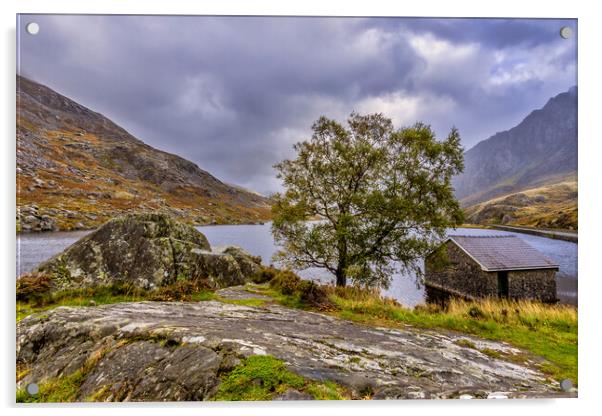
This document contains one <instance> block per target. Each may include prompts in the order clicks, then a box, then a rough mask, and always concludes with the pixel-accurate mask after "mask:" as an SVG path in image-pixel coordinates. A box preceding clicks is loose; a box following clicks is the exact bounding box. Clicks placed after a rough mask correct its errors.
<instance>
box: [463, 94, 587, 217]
mask: <svg viewBox="0 0 602 416" xmlns="http://www.w3.org/2000/svg"><path fill="white" fill-rule="evenodd" d="M464 163H465V169H464V172H463V173H462V174H461V175H458V176H457V177H455V178H454V180H453V185H454V188H455V192H456V197H457V198H458V199H459V200H460V203H461V205H462V207H463V208H464V211H465V213H466V218H467V222H470V223H475V224H483V223H502V224H511V225H526V226H533V227H541V228H564V229H577V87H573V88H571V89H569V90H568V91H567V92H563V93H561V94H558V95H557V96H555V97H553V98H551V99H550V100H549V101H548V102H547V103H546V105H545V106H544V107H543V108H541V109H539V110H535V111H533V112H531V113H530V114H529V115H528V116H527V117H526V118H525V119H524V120H523V121H521V122H520V124H518V125H517V126H516V127H513V128H511V129H510V130H507V131H503V132H500V133H496V134H495V135H493V136H491V137H490V138H488V139H487V140H483V141H482V142H479V143H478V144H477V145H476V146H474V147H473V148H472V149H470V150H468V151H467V152H466V153H465V154H464Z"/></svg>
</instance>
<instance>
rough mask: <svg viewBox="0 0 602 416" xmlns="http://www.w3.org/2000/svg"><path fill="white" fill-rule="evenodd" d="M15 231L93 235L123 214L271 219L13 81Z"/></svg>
mask: <svg viewBox="0 0 602 416" xmlns="http://www.w3.org/2000/svg"><path fill="white" fill-rule="evenodd" d="M17 207H18V214H17V229H18V230H22V231H30V230H71V229H86V228H94V227H96V226H98V225H99V224H102V223H104V222H105V221H106V220H108V219H109V218H111V217H114V216H116V215H118V214H120V213H123V212H131V211H148V210H159V211H166V212H169V213H170V214H172V215H175V216H176V217H179V218H181V219H183V220H185V221H187V222H189V223H194V224H210V223H218V224H222V223H248V222H259V221H263V220H266V219H268V218H269V211H270V210H269V200H268V199H267V198H265V197H263V196H261V195H258V194H256V193H253V192H250V191H246V190H244V189H242V188H240V187H237V186H231V185H228V184H225V183H223V182H221V181H220V180H218V179H217V178H215V177H214V176H212V175H211V174H210V173H208V172H206V171H204V170H202V169H200V168H199V167H198V166H197V165H196V164H194V163H193V162H190V161H188V160H186V159H183V158H181V157H179V156H176V155H173V154H170V153H166V152H163V151H160V150H157V149H155V148H153V147H151V146H149V145H147V144H145V143H143V142H142V141H140V140H138V139H137V138H135V137H133V136H132V135H131V134H129V133H128V132H127V131H125V130H124V129H123V128H121V127H119V126H118V125H116V124H115V123H113V122H112V121H111V120H109V119H107V118H106V117H104V116H103V115H101V114H99V113H96V112H94V111H92V110H90V109H88V108H86V107H84V106H82V105H80V104H78V103H76V102H74V101H72V100H70V99H69V98H67V97H64V96H62V95H60V94H58V93H57V92H55V91H53V90H51V89H50V88H48V87H45V86H43V85H40V84H38V83H36V82H33V81H31V80H29V79H27V78H24V77H20V76H18V77H17Z"/></svg>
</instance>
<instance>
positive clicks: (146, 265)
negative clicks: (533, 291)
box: [36, 213, 259, 290]
mask: <svg viewBox="0 0 602 416" xmlns="http://www.w3.org/2000/svg"><path fill="white" fill-rule="evenodd" d="M257 268H259V264H257V261H256V258H255V257H253V256H251V255H249V254H248V253H246V252H245V251H244V250H242V249H240V248H237V247H228V248H226V249H224V250H221V251H219V252H212V251H211V246H210V245H209V241H208V240H207V238H206V237H205V236H204V235H203V233H201V232H200V231H198V230H197V229H195V228H194V227H193V226H191V225H187V224H184V223H180V222H177V221H175V220H174V219H172V218H171V217H169V216H168V215H166V214H162V213H136V214H127V215H123V216H120V217H117V218H114V219H112V220H110V221H108V222H107V223H105V224H104V225H103V226H101V227H100V228H98V229H97V230H96V231H94V232H93V233H91V234H89V235H87V236H85V237H84V238H82V239H81V240H79V241H77V242H76V243H74V244H73V245H72V246H70V247H69V248H67V249H66V250H65V251H63V252H62V253H60V254H58V255H57V256H55V257H54V258H52V259H50V260H48V261H46V262H45V263H43V264H41V265H40V266H39V267H38V268H37V270H36V272H39V273H45V274H48V275H50V276H51V277H52V279H53V287H52V288H53V290H64V289H74V288H82V287H95V286H103V285H109V284H113V283H131V284H133V285H134V286H136V287H140V288H143V289H155V288H158V287H161V286H165V285H169V284H172V283H174V282H176V281H177V280H181V279H185V280H206V281H207V282H208V283H210V284H211V285H212V286H214V287H226V286H232V285H239V284H243V283H245V282H246V281H248V279H249V278H250V277H251V275H252V274H254V273H255V272H256V271H257Z"/></svg>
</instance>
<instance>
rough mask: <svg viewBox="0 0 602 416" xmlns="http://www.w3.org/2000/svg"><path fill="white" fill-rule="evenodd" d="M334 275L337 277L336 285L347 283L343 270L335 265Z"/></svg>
mask: <svg viewBox="0 0 602 416" xmlns="http://www.w3.org/2000/svg"><path fill="white" fill-rule="evenodd" d="M336 277H337V286H342V287H344V286H346V285H347V276H345V271H344V270H340V269H339V268H338V267H337V272H336Z"/></svg>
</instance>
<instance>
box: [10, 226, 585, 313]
mask: <svg viewBox="0 0 602 416" xmlns="http://www.w3.org/2000/svg"><path fill="white" fill-rule="evenodd" d="M197 228H198V229H199V230H200V231H201V232H203V233H204V234H205V235H206V236H207V239H208V240H209V242H210V243H211V246H212V247H219V246H226V245H236V246H239V247H242V248H244V249H245V250H247V251H248V252H249V253H251V254H253V255H259V256H261V257H262V259H263V262H264V264H269V263H270V259H271V257H272V255H273V254H274V253H275V252H276V250H277V247H276V245H275V244H274V240H273V239H272V234H271V232H270V224H263V225H213V226H202V227H197ZM89 232H90V231H71V232H52V233H51V232H48V233H31V234H21V235H17V275H20V274H22V273H25V272H28V271H30V270H32V269H33V268H35V267H36V266H37V265H38V264H39V263H41V262H42V261H44V260H47V259H49V258H50V257H52V256H54V255H55V254H57V253H60V252H61V251H62V250H64V249H65V248H66V247H68V246H69V245H71V244H73V243H74V242H75V241H77V240H78V239H80V238H81V237H83V236H85V235H86V234H88V233H89ZM449 234H455V235H516V236H518V237H520V238H522V239H523V240H525V241H526V242H527V243H529V244H530V245H531V246H533V247H535V248H536V249H538V250H539V251H541V252H542V253H544V254H546V255H547V256H548V257H550V258H551V259H553V260H555V261H556V262H557V263H558V264H559V265H560V270H559V272H558V274H557V283H558V284H557V287H558V297H559V299H560V300H561V301H562V302H564V303H571V304H577V244H576V243H571V242H567V241H561V240H553V239H550V238H545V237H537V236H533V235H528V234H520V233H513V232H508V231H498V230H482V229H469V228H458V229H453V230H452V229H450V230H449ZM299 274H300V275H301V276H303V277H304V278H309V279H314V280H320V281H321V282H324V283H326V282H332V281H333V277H332V276H331V275H330V274H329V273H328V272H325V271H324V270H321V269H308V270H303V271H301V272H300V273H299ZM416 280H417V279H416V276H414V275H412V274H401V273H398V274H396V275H395V276H394V277H393V279H392V282H391V287H390V288H389V289H387V290H384V291H383V292H384V294H385V295H387V296H390V297H393V298H395V299H397V300H398V301H399V302H401V303H403V304H404V305H406V306H410V307H413V306H415V305H417V304H419V303H422V302H423V301H424V288H423V287H420V285H418V284H417V283H416Z"/></svg>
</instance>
